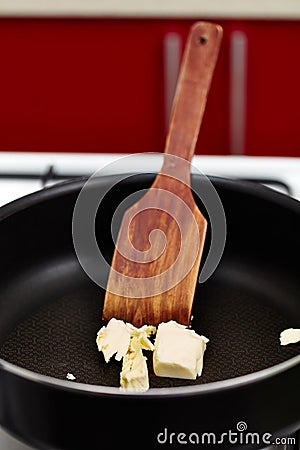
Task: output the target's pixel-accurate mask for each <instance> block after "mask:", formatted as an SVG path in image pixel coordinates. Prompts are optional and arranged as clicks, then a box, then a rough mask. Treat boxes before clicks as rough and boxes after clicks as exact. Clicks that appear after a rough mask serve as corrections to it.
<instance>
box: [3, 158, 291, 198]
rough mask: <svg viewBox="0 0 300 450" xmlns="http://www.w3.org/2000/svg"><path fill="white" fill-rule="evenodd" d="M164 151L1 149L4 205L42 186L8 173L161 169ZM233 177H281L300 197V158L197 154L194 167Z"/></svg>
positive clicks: (77, 172)
mask: <svg viewBox="0 0 300 450" xmlns="http://www.w3.org/2000/svg"><path fill="white" fill-rule="evenodd" d="M162 158H163V155H162V154H161V153H144V154H136V155H125V154H88V153H84V154H81V153H11V152H0V206H1V205H3V204H5V203H8V202H9V201H12V200H14V199H16V198H18V197H21V196H23V195H26V194H29V193H31V192H34V191H37V190H39V189H41V188H42V182H41V180H39V179H31V180H30V179H16V178H1V175H3V174H4V175H5V174H12V173H14V174H24V173H26V174H29V175H30V174H31V175H35V176H36V175H40V176H41V177H42V176H43V175H45V173H46V172H47V170H48V169H49V167H51V166H52V167H53V169H54V171H55V173H56V174H57V175H60V176H70V175H74V176H89V175H91V174H92V173H94V172H95V171H96V170H98V169H100V168H101V169H102V170H101V172H102V173H105V174H111V173H127V172H128V173H130V172H149V171H150V172H157V171H159V169H160V167H161V164H162ZM197 170H201V171H202V172H203V173H205V174H206V175H216V176H223V177H230V178H246V179H252V178H253V179H255V178H256V179H263V180H277V181H279V182H282V183H284V184H286V185H288V186H289V187H290V188H291V193H292V196H293V197H295V198H297V199H299V200H300V158H264V157H247V156H195V157H194V159H193V161H192V171H197Z"/></svg>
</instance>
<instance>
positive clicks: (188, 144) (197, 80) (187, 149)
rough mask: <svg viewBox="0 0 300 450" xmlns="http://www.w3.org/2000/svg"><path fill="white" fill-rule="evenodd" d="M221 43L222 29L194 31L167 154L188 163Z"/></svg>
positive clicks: (202, 25)
mask: <svg viewBox="0 0 300 450" xmlns="http://www.w3.org/2000/svg"><path fill="white" fill-rule="evenodd" d="M221 40H222V28H221V27H220V26H219V25H216V24H213V23H209V22H197V23H196V24H195V25H194V26H193V27H192V28H191V31H190V34H189V36H188V40H187V44H186V47H185V52H184V55H183V61H182V65H181V70H180V75H179V79H178V84H177V89H176V93H175V97H174V101H173V107H172V112H171V119H170V125H169V132H168V136H167V140H166V147H165V153H167V154H171V155H175V156H179V157H180V158H183V159H185V160H187V161H189V162H190V161H191V159H192V157H193V155H194V151H195V146H196V142H197V138H198V134H199V130H200V126H201V122H202V118H203V114H204V110H205V105H206V99H207V95H208V92H209V88H210V84H211V80H212V76H213V72H214V68H215V65H216V62H217V58H218V54H219V48H220V44H221ZM195 66H196V67H195ZM166 160H167V161H168V158H166Z"/></svg>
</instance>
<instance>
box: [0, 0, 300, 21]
mask: <svg viewBox="0 0 300 450" xmlns="http://www.w3.org/2000/svg"><path fill="white" fill-rule="evenodd" d="M0 16H2V17H3V16H4V17H5V16H65V17H68V16H76V17H178V18H193V17H195V18H201V17H203V18H209V17H218V18H235V17H236V18H258V19H259V18H262V19H263V18H266V19H272V18H273V19H299V18H300V1H299V0H284V1H283V0H227V1H225V0H210V1H207V0H185V1H184V2H178V1H175V0H144V1H141V0H140V1H138V0H127V1H126V2H125V1H124V0H85V1H84V0H0Z"/></svg>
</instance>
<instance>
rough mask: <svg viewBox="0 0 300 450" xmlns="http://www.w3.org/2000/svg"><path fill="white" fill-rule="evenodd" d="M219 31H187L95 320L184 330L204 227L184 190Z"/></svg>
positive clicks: (207, 27)
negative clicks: (169, 103)
mask: <svg viewBox="0 0 300 450" xmlns="http://www.w3.org/2000/svg"><path fill="white" fill-rule="evenodd" d="M221 39H222V28H221V27H220V26H219V25H215V24H212V23H207V22H198V23H196V24H195V25H194V26H193V27H192V28H191V31H190V34H189V37H188V40H187V44H186V47H185V52H184V56H183V62H182V65H181V70H180V76H179V80H178V84H177V90H176V94H175V98H174V102H173V109H172V114H171V120H170V125H169V132H168V136H167V139H166V146H165V152H164V163H163V166H162V168H161V171H160V172H159V174H158V175H157V176H156V178H155V180H154V182H153V184H152V186H151V188H150V189H149V190H148V191H147V192H146V194H144V195H143V197H142V198H141V199H140V200H139V201H137V202H136V203H135V204H134V205H133V206H132V207H130V208H129V209H128V210H127V211H126V213H125V214H124V217H123V220H122V223H121V227H120V231H119V234H118V239H117V243H116V248H115V252H114V255H113V260H112V265H111V269H110V274H109V279H108V283H107V291H106V296H105V300H104V308H103V320H106V321H108V320H110V319H111V318H112V317H115V318H118V319H123V320H124V321H127V322H131V323H132V324H134V325H135V326H138V327H139V326H141V325H143V324H149V325H157V324H159V323H160V322H166V321H168V320H171V319H173V320H176V321H177V322H179V323H181V324H184V325H189V323H190V317H191V310H192V304H193V298H194V293H195V287H196V282H197V275H198V272H199V266H200V260H201V256H202V251H203V245H204V240H205V234H206V227H207V223H206V220H205V218H204V217H203V216H202V214H201V212H200V211H199V209H198V207H197V205H196V203H195V201H194V198H193V195H192V191H191V188H190V162H191V159H192V157H193V154H194V150H195V145H196V142H197V138H198V133H199V129H200V125H201V122H202V117H203V113H204V109H205V104H206V99H207V95H208V91H209V88H210V84H211V80H212V76H213V72H214V68H215V64H216V62H217V58H218V53H219V47H220V44H221Z"/></svg>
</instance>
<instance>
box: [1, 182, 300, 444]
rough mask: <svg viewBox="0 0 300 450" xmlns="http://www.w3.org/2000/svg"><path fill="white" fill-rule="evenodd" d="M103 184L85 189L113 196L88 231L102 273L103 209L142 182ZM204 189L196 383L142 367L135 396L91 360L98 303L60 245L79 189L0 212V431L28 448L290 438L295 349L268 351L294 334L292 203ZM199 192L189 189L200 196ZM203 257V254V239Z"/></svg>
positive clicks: (294, 425)
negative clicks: (212, 216)
mask: <svg viewBox="0 0 300 450" xmlns="http://www.w3.org/2000/svg"><path fill="white" fill-rule="evenodd" d="M116 180H117V179H116V178H115V177H113V176H111V177H103V178H101V179H99V180H98V183H99V184H100V188H101V189H103V192H104V191H107V190H108V187H109V186H113V187H112V189H111V190H109V192H108V194H107V195H106V196H105V198H104V200H103V201H102V203H101V205H100V208H99V210H98V213H97V218H96V223H95V230H96V235H97V242H98V245H99V248H100V249H101V251H102V253H103V254H104V256H105V258H106V259H107V261H108V262H109V261H110V258H111V256H112V254H113V249H114V245H113V241H112V238H111V233H110V231H111V230H110V225H111V219H112V215H113V213H114V210H115V209H116V207H117V206H118V205H119V203H120V201H121V200H122V199H124V198H126V197H127V196H128V195H129V194H130V193H132V192H135V191H137V190H139V189H144V188H147V187H149V186H150V184H151V181H152V180H153V175H136V176H133V177H130V178H128V179H127V180H125V181H122V182H121V183H119V184H116ZM212 181H213V183H214V185H215V187H216V189H217V191H218V193H219V196H220V198H221V200H222V203H223V207H224V209H225V214H226V220H227V229H228V231H227V241H226V247H225V252H224V254H223V257H222V260H221V263H220V264H219V266H218V268H217V270H216V271H215V273H214V274H213V276H212V277H211V278H210V279H209V280H208V281H207V282H205V283H204V284H201V285H199V286H198V287H197V291H196V294H195V302H194V310H193V315H194V319H193V323H192V326H193V328H194V329H195V330H196V331H197V332H199V333H201V334H204V335H205V336H207V337H209V338H210V343H209V344H208V347H207V351H206V354H205V364H204V370H203V375H202V376H201V377H200V378H199V379H198V380H196V381H192V382H191V381H190V382H189V381H186V380H177V379H168V378H157V377H155V376H153V373H152V371H151V363H150V361H151V355H149V356H150V358H149V365H150V368H149V371H150V385H151V388H150V390H149V391H148V392H146V393H144V394H123V393H121V392H120V391H119V389H118V385H119V370H120V365H119V363H117V362H111V363H110V364H109V365H106V364H105V363H104V361H103V358H102V356H101V354H100V353H98V352H97V348H96V344H95V337H96V333H97V331H98V329H99V328H100V327H101V326H102V322H101V310H102V301H103V293H104V292H103V289H101V288H99V287H98V286H97V285H96V284H95V283H93V282H92V281H91V280H90V278H89V277H88V276H87V275H86V274H85V272H84V271H83V269H82V267H81V266H80V264H79V263H78V260H77V257H76V254H75V251H74V246H73V241H72V215H73V209H74V205H75V202H76V199H77V197H78V194H79V192H80V190H81V188H82V186H83V185H84V180H79V181H73V182H69V183H65V184H60V185H57V186H55V187H52V188H49V189H45V190H43V191H41V192H38V193H35V194H32V195H29V196H27V197H24V198H22V199H20V200H17V201H15V202H13V203H11V204H9V205H7V206H5V207H3V208H1V210H0V211H1V212H0V346H1V348H0V357H1V358H2V359H0V424H1V425H2V426H4V427H5V428H6V429H7V430H8V431H9V432H11V433H13V434H14V435H16V436H17V437H18V438H19V439H22V440H24V441H25V442H27V443H29V444H31V445H33V446H36V447H37V448H39V449H64V450H67V449H68V450H86V449H88V450H93V449H110V448H112V449H116V448H121V446H123V445H125V446H126V445H127V446H128V448H129V445H130V448H133V449H135V448H149V449H152V448H156V447H157V448H162V447H164V446H169V447H170V448H177V447H178V448H182V445H183V444H181V443H180V440H183V441H184V440H186V439H191V441H192V442H194V441H195V440H196V439H197V436H198V439H199V440H200V443H201V439H204V441H203V442H204V443H203V445H202V447H201V448H212V447H213V445H212V443H213V441H214V439H215V440H216V442H217V441H219V443H218V448H222V447H223V448H226V449H229V448H231V447H232V448H239V446H240V447H242V445H238V444H242V443H243V444H244V443H245V442H246V433H247V432H249V433H250V432H253V433H256V434H257V435H258V434H259V438H257V436H256V435H255V437H251V436H252V435H251V436H250V435H249V436H248V445H246V446H245V447H243V448H255V447H266V446H267V445H266V444H267V443H268V442H266V441H263V436H264V439H265V440H266V439H269V440H270V439H271V441H272V440H274V439H275V437H276V436H280V435H284V436H287V435H288V434H290V433H293V432H295V431H296V430H298V429H299V428H300V407H299V405H300V356H299V345H298V344H294V345H291V346H287V347H281V346H280V345H279V334H280V332H281V331H282V330H283V329H285V328H289V327H299V326H300V277H299V259H298V258H299V255H300V233H299V230H300V203H299V202H297V201H296V200H293V199H291V198H288V197H286V196H284V195H282V194H279V193H276V192H274V191H271V190H270V189H268V188H264V187H260V186H257V185H253V184H251V183H246V182H239V181H230V180H223V179H213V180H212ZM202 182H203V180H202V178H201V177H200V176H194V178H193V185H194V186H197V188H199V189H197V190H199V191H200V192H201V183H202ZM197 201H198V203H199V206H201V201H200V200H199V199H197ZM203 212H204V213H205V211H203ZM206 247H207V248H206V250H205V252H206V254H207V250H208V247H209V237H208V240H207V243H206ZM99 270H100V271H101V267H100V266H99ZM67 372H72V373H73V374H74V375H75V376H76V382H69V381H67V380H66V374H67ZM242 422H243V423H244V425H243V424H241V423H242ZM245 424H246V427H247V429H246V430H245ZM243 427H244V429H243ZM230 430H231V432H232V433H233V432H236V433H237V439H238V441H236V442H235V443H234V442H232V439H233V437H232V438H231V441H229V437H228V436H229V434H228V433H229V431H230ZM209 432H211V433H214V436H213V435H210V436H208V435H203V433H209ZM172 433H174V434H172ZM179 433H185V436H183V435H179ZM191 433H192V434H191ZM222 433H227V437H226V435H223V437H222ZM265 433H269V435H264V434H265ZM270 435H272V437H271V438H270ZM232 436H233V435H232ZM208 439H211V442H210V444H209V445H208ZM257 439H259V444H258V445H256V444H255V443H257ZM178 440H179V441H178ZM188 442H189V441H188ZM253 443H254V444H255V445H254V444H253ZM252 444H253V445H252ZM216 445H217V444H216ZM184 447H185V448H187V447H191V448H195V447H197V446H195V445H193V444H192V443H191V442H189V443H188V444H185V445H184Z"/></svg>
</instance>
